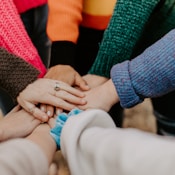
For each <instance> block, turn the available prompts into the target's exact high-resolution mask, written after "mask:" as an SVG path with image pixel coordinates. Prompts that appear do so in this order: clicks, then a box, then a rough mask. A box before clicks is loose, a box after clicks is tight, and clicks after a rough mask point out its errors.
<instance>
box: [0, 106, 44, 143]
mask: <svg viewBox="0 0 175 175" xmlns="http://www.w3.org/2000/svg"><path fill="white" fill-rule="evenodd" d="M40 123H41V122H40V121H39V120H37V119H35V118H34V117H33V116H32V115H31V114H29V113H28V112H26V111H24V110H23V109H20V107H19V106H16V107H15V108H14V109H13V110H12V111H10V112H9V113H8V114H7V115H6V116H5V117H3V118H2V119H1V120H0V142H2V141H6V140H9V139H13V138H19V137H26V136H27V135H29V134H30V133H31V132H32V131H33V130H34V129H35V128H36V127H37V126H38V125H39V124H40Z"/></svg>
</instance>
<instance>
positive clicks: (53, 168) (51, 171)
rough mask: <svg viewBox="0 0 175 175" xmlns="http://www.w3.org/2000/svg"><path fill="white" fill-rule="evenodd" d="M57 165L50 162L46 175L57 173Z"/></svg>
mask: <svg viewBox="0 0 175 175" xmlns="http://www.w3.org/2000/svg"><path fill="white" fill-rule="evenodd" d="M57 171H58V167H57V165H56V163H52V164H51V165H50V167H49V174H48V175H57Z"/></svg>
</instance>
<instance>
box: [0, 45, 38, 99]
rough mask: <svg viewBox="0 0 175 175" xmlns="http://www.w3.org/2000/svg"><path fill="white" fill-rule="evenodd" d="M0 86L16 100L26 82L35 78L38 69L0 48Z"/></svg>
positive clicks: (30, 81) (28, 82)
mask: <svg viewBox="0 0 175 175" xmlns="http://www.w3.org/2000/svg"><path fill="white" fill-rule="evenodd" d="M0 64H1V66H0V86H1V87H2V88H4V89H5V90H6V91H7V92H8V93H9V94H10V95H11V96H12V97H13V98H14V100H16V97H17V96H18V94H19V92H21V91H22V90H23V89H24V88H25V87H26V86H27V85H28V84H30V83H32V82H33V81H34V80H36V79H37V77H38V75H39V71H38V70H37V69H35V68H34V67H33V66H32V65H30V64H29V63H27V62H25V61H24V60H23V59H21V58H19V57H17V56H15V55H13V54H11V53H9V52H7V51H6V50H5V49H3V48H0Z"/></svg>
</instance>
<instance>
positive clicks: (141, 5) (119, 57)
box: [89, 0, 160, 77]
mask: <svg viewBox="0 0 175 175" xmlns="http://www.w3.org/2000/svg"><path fill="white" fill-rule="evenodd" d="M159 1H160V0H118V1H117V3H116V6H115V8H114V13H113V16H112V18H111V21H110V23H109V26H108V28H107V29H106V31H105V33H104V36H103V40H102V42H101V45H100V49H99V52H98V54H97V57H96V60H95V62H94V64H93V65H92V67H91V69H90V71H89V73H90V74H96V75H100V76H104V77H110V69H111V68H112V66H113V65H114V64H117V63H120V62H123V61H125V60H128V59H130V57H131V54H132V51H133V49H134V47H135V45H136V43H137V41H138V40H139V37H140V36H141V34H142V32H143V29H144V27H145V25H146V22H147V21H148V19H149V17H150V15H151V14H152V12H153V10H154V9H155V7H156V5H157V4H158V3H159Z"/></svg>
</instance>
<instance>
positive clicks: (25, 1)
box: [13, 0, 47, 13]
mask: <svg viewBox="0 0 175 175" xmlns="http://www.w3.org/2000/svg"><path fill="white" fill-rule="evenodd" d="M13 1H14V4H15V5H16V7H17V9H18V12H19V13H23V12H25V11H27V10H29V9H31V8H35V7H38V6H41V5H44V4H46V3H47V0H13Z"/></svg>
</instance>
